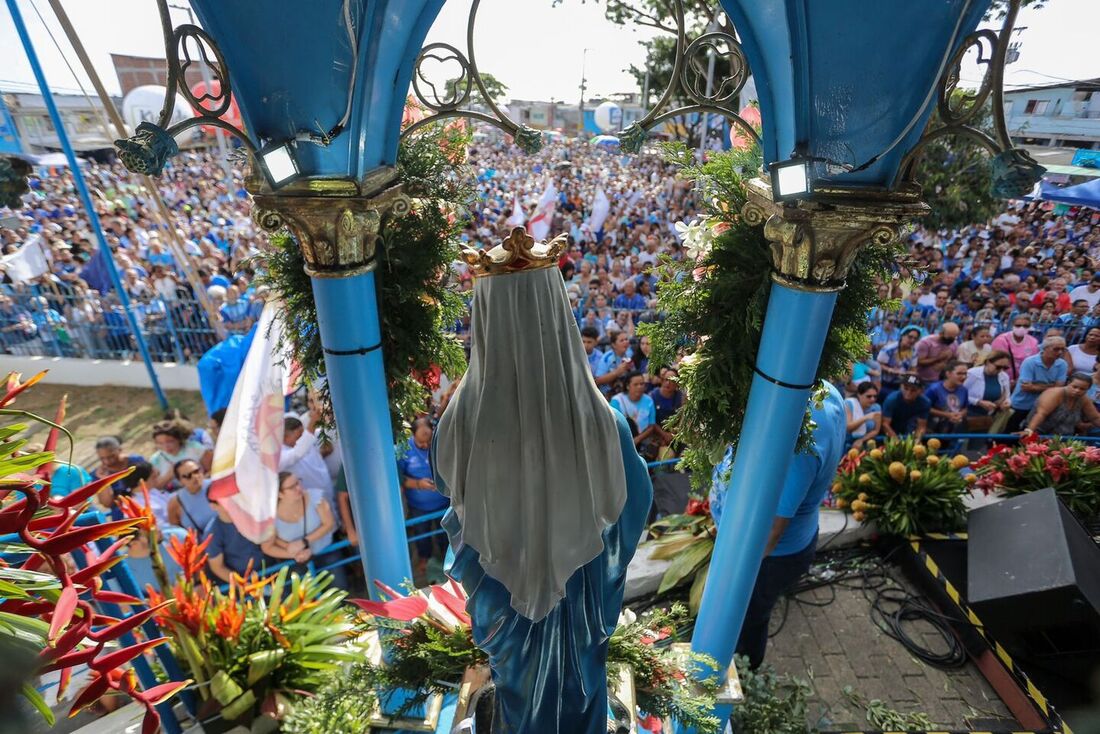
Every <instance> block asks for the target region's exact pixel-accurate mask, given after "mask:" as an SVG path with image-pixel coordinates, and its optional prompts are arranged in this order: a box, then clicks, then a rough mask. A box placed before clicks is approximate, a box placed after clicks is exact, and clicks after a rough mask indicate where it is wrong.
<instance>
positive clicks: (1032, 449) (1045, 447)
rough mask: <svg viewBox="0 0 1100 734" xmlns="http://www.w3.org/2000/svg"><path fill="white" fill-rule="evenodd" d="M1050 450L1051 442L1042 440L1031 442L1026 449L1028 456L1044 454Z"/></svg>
mask: <svg viewBox="0 0 1100 734" xmlns="http://www.w3.org/2000/svg"><path fill="white" fill-rule="evenodd" d="M1049 450H1050V444H1048V443H1044V442H1041V441H1036V442H1034V443H1029V444H1028V445H1027V449H1026V451H1027V454H1028V456H1042V455H1043V454H1045V453H1046V452H1047V451H1049Z"/></svg>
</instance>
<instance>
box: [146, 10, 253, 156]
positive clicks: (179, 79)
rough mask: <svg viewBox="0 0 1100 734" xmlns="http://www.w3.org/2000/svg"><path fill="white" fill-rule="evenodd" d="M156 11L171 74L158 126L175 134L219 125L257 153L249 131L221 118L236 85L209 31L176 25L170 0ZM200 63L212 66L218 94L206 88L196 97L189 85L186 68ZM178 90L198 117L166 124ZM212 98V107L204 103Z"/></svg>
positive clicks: (186, 24) (170, 115) (166, 84)
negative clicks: (194, 53) (194, 56)
mask: <svg viewBox="0 0 1100 734" xmlns="http://www.w3.org/2000/svg"><path fill="white" fill-rule="evenodd" d="M157 10H158V11H159V13H160V25H161V31H162V33H163V34H164V51H165V55H166V58H167V61H168V64H167V66H168V69H167V72H168V76H167V81H166V83H165V86H166V87H167V88H168V92H167V93H166V94H165V95H164V106H163V107H162V108H161V110H160V119H158V120H157V123H156V124H157V127H159V128H161V129H163V130H164V131H165V132H166V133H168V134H169V135H171V136H173V137H175V136H176V135H179V134H180V133H182V132H184V131H186V130H190V129H191V128H193V127H196V126H199V125H210V126H212V127H218V128H221V129H222V130H225V131H226V132H228V133H229V134H231V135H233V136H235V137H236V138H237V139H239V140H240V141H241V142H242V143H243V144H244V146H245V147H246V148H248V150H249V151H250V152H251V153H253V154H256V153H258V152H259V146H258V145H257V144H256V143H255V142H253V140H252V139H251V138H250V137H249V136H248V133H246V132H245V131H244V130H241V129H240V128H238V127H237V126H236V125H231V124H230V123H228V122H226V121H225V120H222V119H220V118H221V116H222V115H224V114H225V113H226V112H227V111H228V110H229V105H230V104H232V102H233V86H232V82H230V80H229V72H228V71H227V69H226V64H225V59H224V58H223V57H222V52H221V49H220V48H218V44H217V43H216V42H215V41H214V39H213V38H212V37H211V36H210V34H209V33H207V32H206V31H204V30H203V29H202V28H200V27H199V26H197V25H194V24H192V23H184V24H183V25H180V26H176V27H173V26H172V18H171V16H170V15H169V10H168V0H157ZM191 41H193V42H194V45H195V48H196V49H197V52H198V57H199V58H197V59H192V58H191V51H190V44H189V42H191ZM207 47H209V48H210V51H211V52H212V53H213V56H214V61H211V60H210V56H209V55H207ZM181 56H182V58H181ZM197 63H204V64H206V65H207V67H209V69H210V73H211V75H213V77H214V79H215V80H217V82H218V83H219V85H220V88H219V91H218V94H217V95H214V94H212V93H211V90H209V89H207V90H206V92H205V93H204V94H203V95H202V96H201V97H196V96H195V94H194V93H193V92H192V91H191V90H190V89H189V88H188V86H187V84H186V81H185V80H186V75H187V69H188V67H189V66H191V65H192V64H197ZM177 91H178V92H179V93H180V94H182V95H183V97H184V99H186V100H187V101H188V103H190V105H191V106H192V107H193V108H194V110H195V111H196V112H197V113H198V116H197V117H192V118H191V119H189V120H184V121H183V122H178V123H176V124H175V125H172V126H171V127H165V125H167V124H168V121H169V120H171V119H172V112H173V111H174V110H175V106H176V92H177ZM211 101H212V102H214V107H213V108H210V107H207V106H206V105H205V104H204V102H211Z"/></svg>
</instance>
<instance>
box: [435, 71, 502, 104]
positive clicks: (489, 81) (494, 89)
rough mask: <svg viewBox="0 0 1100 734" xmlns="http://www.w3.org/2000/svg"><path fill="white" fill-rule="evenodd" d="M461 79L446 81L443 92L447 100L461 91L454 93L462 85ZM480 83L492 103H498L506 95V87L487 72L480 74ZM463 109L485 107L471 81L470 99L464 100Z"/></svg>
mask: <svg viewBox="0 0 1100 734" xmlns="http://www.w3.org/2000/svg"><path fill="white" fill-rule="evenodd" d="M462 79H463V77H455V78H454V79H448V80H447V89H446V92H445V95H446V98H447V99H454V98H455V97H457V96H458V95H459V94H461V90H460V91H459V92H458V93H456V91H455V88H456V87H458V85H459V84H460V83H462ZM481 83H482V84H484V85H485V91H486V92H488V93H489V98H490V99H491V100H493V102H494V103H499V102H500V100H501V98H502V97H504V96H505V95H507V94H508V85H507V84H505V83H504V82H502V81H500V80H499V79H497V78H496V77H495V76H493V75H492V74H489V73H487V72H484V71H483V72H481ZM462 106H463V107H486V106H487V105H486V104H485V98H484V97H483V96H482V94H481V89H479V88H478V86H477V85H476V84H474V82H473V80H471V81H470V98H469V99H467V100H466V102H465V104H463V105H462Z"/></svg>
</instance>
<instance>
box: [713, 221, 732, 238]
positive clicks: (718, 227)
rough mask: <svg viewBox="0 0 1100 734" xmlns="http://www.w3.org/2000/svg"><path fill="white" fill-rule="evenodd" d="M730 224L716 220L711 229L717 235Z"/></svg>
mask: <svg viewBox="0 0 1100 734" xmlns="http://www.w3.org/2000/svg"><path fill="white" fill-rule="evenodd" d="M731 226H733V225H731V224H730V223H729V222H716V223H715V225H714V226H713V227H712V228H711V229H713V230H714V234H716V235H718V234H722V233H723V232H725V231H727V230H728V229H729V228H730V227H731Z"/></svg>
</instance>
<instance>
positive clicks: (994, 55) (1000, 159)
mask: <svg viewBox="0 0 1100 734" xmlns="http://www.w3.org/2000/svg"><path fill="white" fill-rule="evenodd" d="M1019 12H1020V0H1010V2H1009V5H1008V10H1007V12H1006V13H1005V18H1004V22H1003V24H1002V25H1001V29H1000V31H998V32H994V31H993V30H991V29H988V28H987V29H982V30H978V31H975V32H973V33H971V34H970V35H968V36H967V37H966V38H965V39H964V40H963V42H962V45H961V46H960V47H959V50H958V51H956V52H955V55H954V57H953V58H952V59H951V63H950V64H949V65H948V67H947V70H946V71H945V72H944V75H943V78H942V79H940V82H939V90H938V96H937V100H936V111H937V113H938V116H939V120H940V124H938V125H936V126H935V127H929V129H928V130H926V131H925V133H924V135H923V136H922V137H921V139H920V140H918V141H917V144H916V145H915V146H913V148H912V149H911V150H910V151H909V152H908V153H907V154H906V155H905V157H904V158H903V159H902V161H901V165H900V166H899V168H898V174H897V178H896V179H895V184H897V183H899V182H907V181H912V180H913V176H914V172H915V171H916V167H917V164H918V163H920V160H921V156H922V155H923V153H924V151H925V149H926V148H927V146H928V144H929V143H931V142H933V141H935V140H938V139H940V138H944V137H963V138H967V139H969V140H971V141H973V142H975V143H977V144H978V145H981V146H982V147H984V148H985V149H986V150H988V151H989V153H990V154H991V155H992V156H993V157H994V179H995V181H994V189H995V190H996V188H997V186H998V179H1000V185H1002V186H1003V187H1004V194H1005V195H1010V194H1011V193H1012V192H1014V191H1015V192H1017V193H1018V190H1019V189H1020V187H1021V186H1026V182H1027V181H1028V180H1032V179H1033V180H1038V178H1039V176H1041V175H1042V172H1043V170H1044V169H1043V168H1042V167H1041V166H1039V164H1037V163H1036V162H1035V161H1034V160H1032V158H1031V157H1030V156H1029V155H1028V154H1027V153H1026V152H1025V151H1023V150H1021V149H1018V148H1014V147H1013V144H1012V138H1011V137H1010V136H1009V134H1008V125H1007V123H1006V122H1005V112H1004V67H1005V59H1006V57H1007V54H1008V44H1009V41H1010V40H1011V36H1012V30H1013V27H1014V26H1015V24H1016V17H1017V15H1018V14H1019ZM971 49H977V51H978V58H977V63H978V64H979V65H981V66H984V67H985V74H984V76H983V77H982V83H981V85H980V86H979V87H978V89H976V90H974V91H962V92H961V93H960V94H955V92H956V91H958V83H959V75H960V72H961V67H962V61H963V57H964V56H965V55H966V53H967V52H968V51H970V50H971ZM990 99H992V102H991V105H992V107H991V110H990V111H991V113H992V117H993V131H992V134H990V133H988V132H986V131H984V130H981V129H980V128H978V127H976V126H975V125H974V119H975V117H977V116H978V114H979V113H980V112H981V110H982V109H984V108H985V105H986V103H987V101H989V100H990ZM998 169H1000V170H998ZM995 193H996V191H995Z"/></svg>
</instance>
